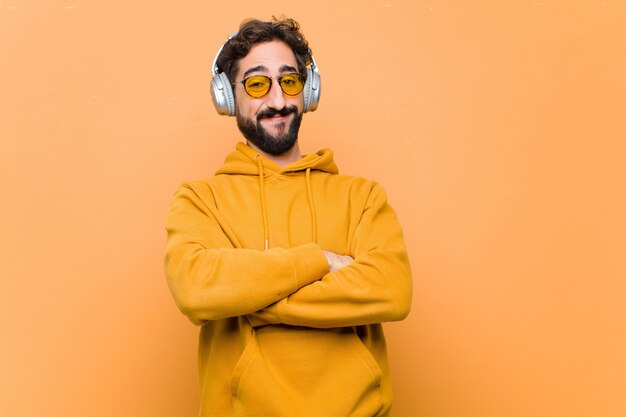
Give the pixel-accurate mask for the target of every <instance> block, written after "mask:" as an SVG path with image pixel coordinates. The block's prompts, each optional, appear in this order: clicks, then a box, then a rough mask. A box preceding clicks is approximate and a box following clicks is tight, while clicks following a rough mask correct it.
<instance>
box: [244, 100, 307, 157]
mask: <svg viewBox="0 0 626 417" xmlns="http://www.w3.org/2000/svg"><path fill="white" fill-rule="evenodd" d="M290 113H293V114H294V117H293V119H292V120H291V123H289V126H285V124H282V125H280V126H279V133H278V135H276V136H273V135H270V134H269V133H268V132H267V130H265V129H264V128H263V126H261V119H263V118H266V117H272V116H275V115H277V114H279V115H281V116H286V115H288V114H290ZM300 122H302V113H298V109H297V108H296V106H289V107H285V108H283V109H281V110H274V109H267V110H264V111H262V112H260V113H259V114H257V116H256V123H254V122H253V121H252V119H248V118H245V117H243V116H241V115H240V114H239V113H237V127H239V130H240V131H241V133H242V134H243V136H244V137H245V138H246V139H247V140H249V141H250V142H252V143H253V144H254V145H255V146H256V147H257V148H259V149H260V150H262V151H263V152H265V153H267V154H269V155H273V156H278V155H282V154H284V153H285V152H287V151H288V150H290V149H291V148H293V145H295V144H296V142H297V141H298V131H299V130H300Z"/></svg>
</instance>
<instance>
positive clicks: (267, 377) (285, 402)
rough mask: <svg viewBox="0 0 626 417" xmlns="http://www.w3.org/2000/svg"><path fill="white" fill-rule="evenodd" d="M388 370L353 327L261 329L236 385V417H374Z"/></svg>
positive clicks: (244, 356) (235, 378)
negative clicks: (383, 376)
mask: <svg viewBox="0 0 626 417" xmlns="http://www.w3.org/2000/svg"><path fill="white" fill-rule="evenodd" d="M381 379H382V371H381V368H380V367H379V366H378V363H377V362H376V360H375V359H374V357H373V356H372V354H371V353H370V351H369V350H368V349H367V348H366V347H365V346H364V345H363V343H362V342H361V340H360V339H359V337H358V336H357V335H356V334H355V332H354V330H353V329H352V328H342V329H311V328H298V327H288V326H265V327H261V328H258V329H257V332H256V333H255V335H254V336H253V337H252V338H251V339H250V341H249V343H248V345H247V346H246V348H245V349H244V352H243V354H242V355H241V357H240V359H239V361H238V362H237V364H236V366H235V369H234V372H233V377H232V380H231V392H232V395H233V409H234V415H235V416H236V417H266V416H267V417H293V416H298V417H308V416H311V417H319V416H324V417H335V416H336V417H348V416H349V417H371V416H373V415H376V413H377V412H378V411H379V410H380V408H381V407H382V400H381V392H380V382H381Z"/></svg>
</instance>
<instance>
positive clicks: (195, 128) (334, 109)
mask: <svg viewBox="0 0 626 417" xmlns="http://www.w3.org/2000/svg"><path fill="white" fill-rule="evenodd" d="M227 3H233V4H234V5H229V6H226V4H227ZM289 4H291V5H289ZM272 13H274V14H280V13H285V14H287V15H289V16H292V17H295V18H297V19H298V20H299V21H300V22H301V24H302V26H303V28H304V31H305V33H306V34H307V35H308V38H309V41H310V43H311V45H312V47H313V50H314V53H315V57H316V59H317V61H318V64H319V66H320V71H321V74H322V78H323V83H324V90H323V96H322V101H321V105H320V107H319V110H318V111H317V112H315V113H312V114H307V115H306V116H305V119H304V122H303V130H302V133H301V143H302V147H303V149H304V150H305V151H306V152H310V151H314V150H316V149H317V148H320V147H325V146H331V147H333V148H334V150H335V151H336V156H337V160H338V163H339V166H340V168H341V169H342V171H343V172H345V173H350V174H359V175H364V176H367V177H370V178H374V179H376V180H378V181H379V182H381V183H382V184H383V185H385V186H386V188H387V190H388V194H389V196H390V200H391V202H392V204H393V205H394V206H395V208H396V209H397V211H398V214H399V216H400V219H401V221H402V223H403V224H404V227H405V233H406V239H407V244H408V247H409V250H410V253H411V261H412V265H413V269H414V282H415V295H414V304H413V311H412V314H411V315H410V316H409V318H408V319H407V320H406V321H404V322H401V323H393V324H389V325H388V326H387V327H386V328H387V333H388V342H389V349H390V354H391V363H392V371H393V377H394V383H395V392H396V398H397V400H396V405H395V410H394V411H395V413H394V416H396V417H413V416H420V417H503V416H506V417H518V416H519V417H527V416H550V417H552V416H563V417H565V416H567V417H576V416H586V417H588V416H592V417H595V416H602V417H618V416H624V415H626V400H625V398H626V397H625V396H624V393H625V392H626V360H625V357H624V352H625V351H626V336H625V335H626V318H625V317H626V300H625V298H626V297H625V294H626V256H625V254H626V216H625V215H624V213H626V194H625V192H624V189H625V186H626V182H625V181H624V180H625V178H626V170H625V168H624V165H625V161H626V49H625V48H624V39H626V25H624V22H625V21H626V3H624V2H620V1H614V0H607V1H591V0H581V1H569V0H562V1H550V0H542V1H534V0H533V1H530V0H529V1H515V2H502V1H457V2H443V1H435V0H432V1H426V0H412V1H410V0H376V1H374V0H361V1H356V0H352V1H347V0H336V1H332V2H326V1H318V2H302V1H298V2H284V1H271V0H266V1H255V2H252V1H235V2H219V3H218V2H209V1H191V0H190V1H173V0H170V1H159V2H154V1H86V0H55V1H52V0H48V1H44V0H41V1H19V0H6V1H0V140H1V145H0V182H1V183H0V185H1V187H2V188H1V190H2V204H1V208H0V230H1V238H0V250H1V252H0V253H1V256H2V260H1V262H0V277H1V280H0V308H1V311H0V313H1V316H0V325H1V327H0V331H1V335H0V415H2V416H7V417H27V416H28V417H30V416H49V417H71V416H80V417H83V416H90V417H98V416H116V417H131V416H132V417H136V416H150V417H155V416H157V417H158V416H163V417H170V416H180V417H184V416H194V415H195V413H196V407H197V404H198V397H197V391H196V390H197V383H196V374H195V366H196V364H195V350H196V335H197V328H195V327H193V326H192V325H191V324H190V323H189V322H187V321H186V319H185V318H184V317H183V316H182V315H181V314H180V313H179V312H178V311H177V310H176V308H175V306H174V304H173V302H172V300H171V298H170V295H169V292H168V289H167V287H166V284H165V279H164V276H163V271H162V254H163V250H164V242H165V233H164V230H163V223H164V217H165V213H166V210H167V208H168V205H169V202H170V198H171V195H172V193H173V191H174V190H175V188H176V187H177V185H178V184H179V183H180V182H181V181H183V180H188V179H194V178H199V177H206V176H209V175H212V173H213V172H214V170H215V169H216V168H217V167H218V166H219V165H220V163H221V161H222V159H223V157H224V155H225V154H226V153H227V152H228V151H230V150H231V149H232V148H233V146H234V143H235V141H236V140H238V132H237V129H236V127H235V123H234V120H233V119H229V118H224V117H219V116H217V114H216V113H215V111H214V109H213V108H212V106H211V103H210V96H209V85H210V77H209V68H210V65H211V63H212V59H213V56H214V54H215V52H216V50H217V49H218V47H219V46H220V45H221V43H222V42H223V41H224V40H225V38H226V37H227V36H228V35H229V34H230V33H231V32H232V31H233V30H235V29H236V27H237V26H238V24H239V22H240V20H242V19H243V18H245V17H249V16H258V17H261V18H269V16H270V15H271V14H272Z"/></svg>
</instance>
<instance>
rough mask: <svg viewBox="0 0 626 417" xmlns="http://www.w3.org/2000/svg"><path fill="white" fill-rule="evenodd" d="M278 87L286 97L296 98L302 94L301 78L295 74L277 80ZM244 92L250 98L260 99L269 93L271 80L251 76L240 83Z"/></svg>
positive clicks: (302, 84) (259, 76)
mask: <svg viewBox="0 0 626 417" xmlns="http://www.w3.org/2000/svg"><path fill="white" fill-rule="evenodd" d="M277 80H278V85H280V89H281V90H283V93H285V94H287V95H288V96H296V95H298V94H300V93H301V92H302V89H303V88H304V83H303V82H302V77H301V76H300V74H297V73H295V72H294V73H290V74H285V75H282V76H280V77H278V78H277ZM239 82H240V83H242V84H243V88H244V90H246V93H248V95H249V96H250V97H254V98H260V97H263V96H264V95H266V94H267V93H269V91H270V88H272V78H270V77H267V76H265V75H253V76H251V77H248V78H246V79H244V80H242V81H239Z"/></svg>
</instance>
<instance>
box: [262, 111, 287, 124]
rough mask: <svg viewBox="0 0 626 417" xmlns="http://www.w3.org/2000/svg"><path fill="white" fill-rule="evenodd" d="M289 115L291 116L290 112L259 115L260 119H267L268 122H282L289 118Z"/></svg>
mask: <svg viewBox="0 0 626 417" xmlns="http://www.w3.org/2000/svg"><path fill="white" fill-rule="evenodd" d="M290 116H291V113H289V114H285V115H281V114H275V115H273V116H265V117H261V119H260V120H261V121H267V122H269V123H284V122H286V121H287V120H288V119H289V117H290Z"/></svg>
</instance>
